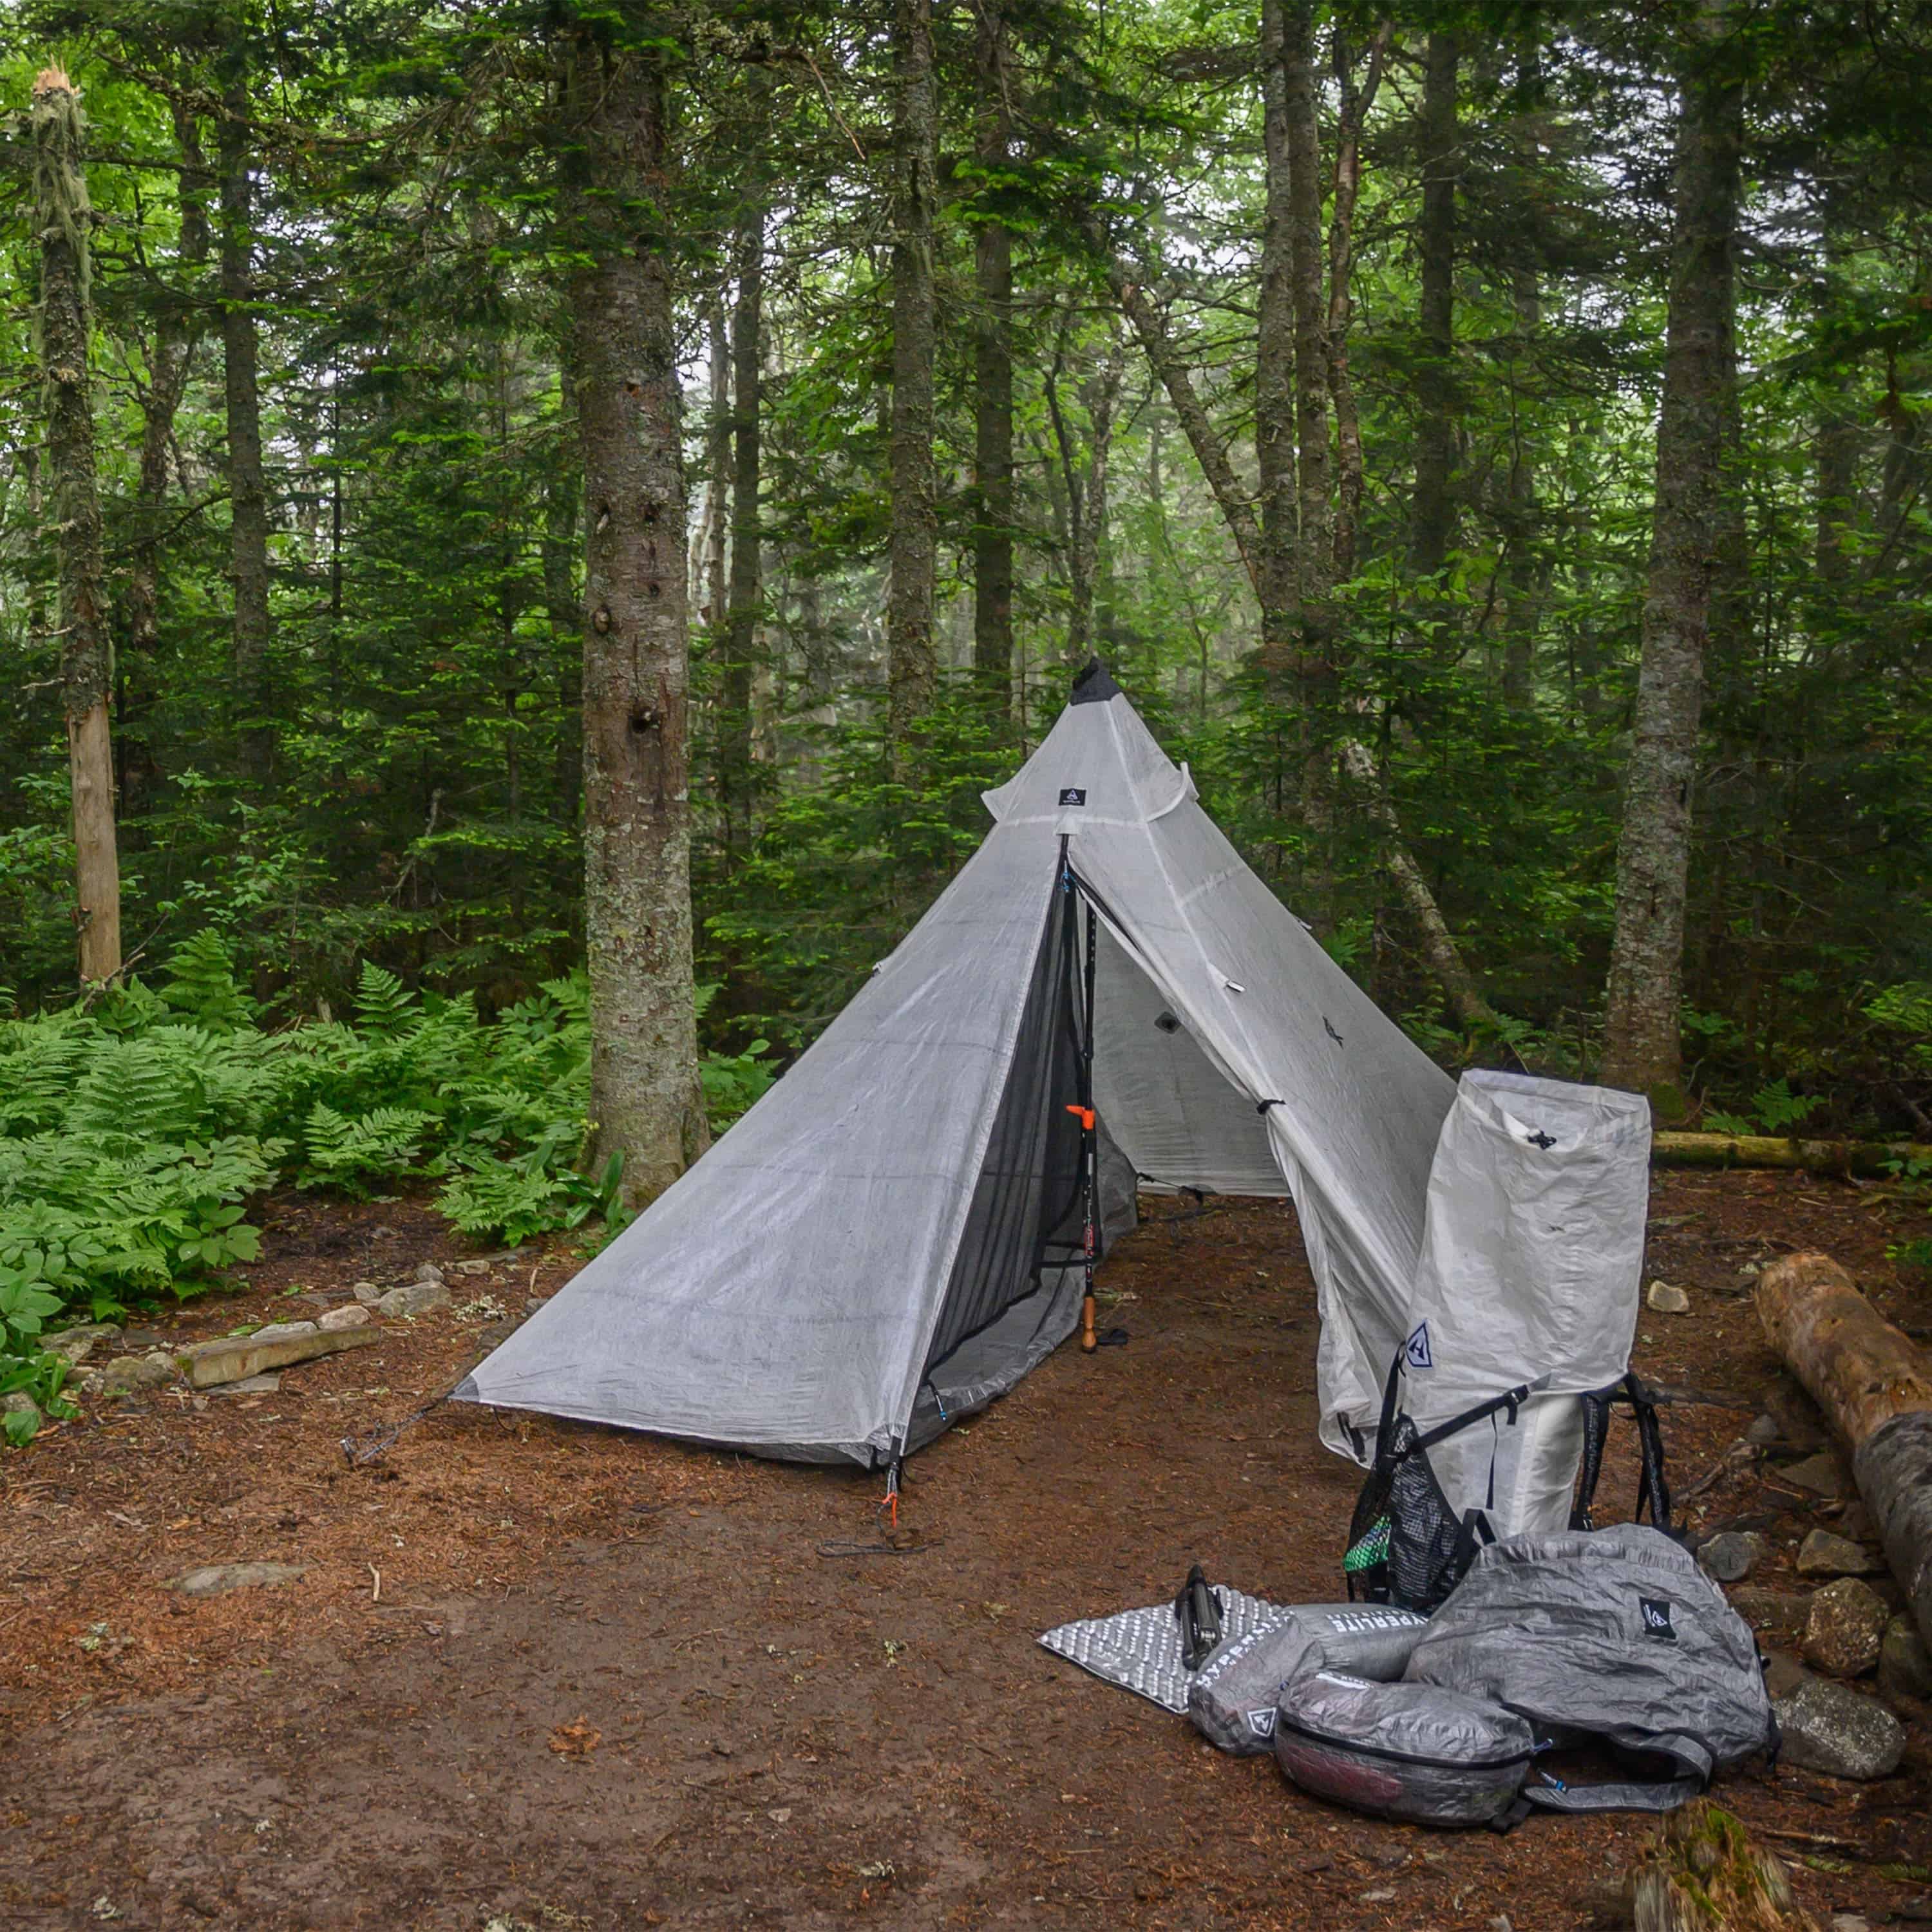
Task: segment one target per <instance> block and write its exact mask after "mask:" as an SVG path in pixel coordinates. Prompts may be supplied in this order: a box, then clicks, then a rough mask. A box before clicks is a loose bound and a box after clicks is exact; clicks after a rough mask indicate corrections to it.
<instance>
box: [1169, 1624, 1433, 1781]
mask: <svg viewBox="0 0 1932 1932" xmlns="http://www.w3.org/2000/svg"><path fill="white" fill-rule="evenodd" d="M1427 1628H1429V1619H1427V1617H1421V1616H1417V1615H1416V1613H1415V1612H1414V1611H1413V1610H1397V1609H1396V1608H1395V1607H1394V1606H1393V1605H1391V1604H1297V1605H1296V1606H1295V1607H1293V1608H1292V1609H1289V1610H1284V1611H1283V1612H1281V1613H1280V1615H1279V1616H1277V1618H1276V1619H1274V1620H1273V1621H1271V1622H1268V1623H1265V1624H1264V1625H1262V1626H1261V1627H1260V1628H1259V1629H1257V1630H1252V1631H1249V1632H1248V1633H1247V1634H1246V1635H1245V1636H1244V1637H1238V1638H1237V1639H1236V1640H1235V1641H1234V1642H1233V1643H1226V1644H1223V1646H1221V1648H1220V1649H1219V1650H1218V1651H1217V1652H1215V1653H1214V1655H1213V1656H1212V1657H1211V1658H1209V1659H1208V1661H1207V1663H1206V1664H1204V1665H1203V1666H1202V1668H1201V1670H1199V1672H1198V1673H1196V1676H1195V1677H1194V1679H1193V1682H1192V1683H1191V1684H1190V1685H1189V1687H1188V1692H1187V1715H1189V1716H1190V1718H1193V1721H1194V1722H1195V1724H1196V1727H1198V1728H1199V1730H1200V1732H1201V1733H1202V1736H1204V1737H1205V1738H1206V1739H1208V1742H1210V1743H1211V1744H1215V1745H1219V1746H1220V1748H1221V1749H1222V1750H1223V1751H1233V1752H1235V1753H1236V1754H1238V1755H1240V1756H1243V1757H1259V1756H1260V1755H1261V1754H1262V1753H1263V1752H1265V1751H1267V1750H1268V1746H1269V1743H1270V1741H1271V1739H1273V1737H1274V1725H1275V1709H1276V1703H1277V1699H1278V1698H1279V1697H1280V1694H1281V1689H1282V1686H1283V1685H1285V1684H1286V1682H1288V1681H1289V1679H1290V1678H1292V1677H1295V1676H1300V1675H1301V1673H1303V1672H1304V1671H1308V1670H1321V1669H1323V1668H1328V1669H1331V1670H1340V1671H1343V1672H1344V1673H1349V1674H1350V1675H1352V1676H1357V1677H1373V1678H1382V1679H1387V1678H1394V1677H1400V1676H1401V1675H1402V1673H1403V1670H1404V1668H1405V1667H1406V1665H1407V1664H1408V1662H1409V1653H1410V1652H1412V1650H1414V1649H1415V1646H1416V1643H1417V1641H1418V1639H1419V1638H1420V1637H1421V1635H1422V1634H1423V1633H1424V1631H1426V1630H1427Z"/></svg>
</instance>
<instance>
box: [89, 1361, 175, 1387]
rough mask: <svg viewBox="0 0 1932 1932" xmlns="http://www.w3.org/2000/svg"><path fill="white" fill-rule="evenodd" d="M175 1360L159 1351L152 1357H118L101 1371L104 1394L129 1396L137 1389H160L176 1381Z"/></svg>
mask: <svg viewBox="0 0 1932 1932" xmlns="http://www.w3.org/2000/svg"><path fill="white" fill-rule="evenodd" d="M176 1373H178V1371H177V1370H176V1369H175V1358H173V1356H172V1355H163V1354H161V1353H160V1352H158V1351H157V1352H155V1353H154V1354H153V1355H117V1356H116V1357H115V1359H114V1360H113V1361H111V1362H110V1363H109V1364H107V1367H106V1368H105V1369H104V1370H102V1371H101V1390H102V1392H103V1393H104V1394H107V1395H127V1394H130V1392H131V1391H133V1390H135V1389H145V1388H160V1387H161V1385H163V1383H165V1382H172V1381H173V1380H174V1379H175V1375H176Z"/></svg>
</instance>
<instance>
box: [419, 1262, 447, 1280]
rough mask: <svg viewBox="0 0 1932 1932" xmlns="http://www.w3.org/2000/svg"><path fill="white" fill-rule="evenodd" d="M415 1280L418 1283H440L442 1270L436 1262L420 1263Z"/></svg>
mask: <svg viewBox="0 0 1932 1932" xmlns="http://www.w3.org/2000/svg"><path fill="white" fill-rule="evenodd" d="M415 1279H416V1280H418V1281H440V1280H442V1279H443V1271H442V1269H441V1268H438V1267H437V1265H436V1263H435V1262H417V1263H416V1277H415Z"/></svg>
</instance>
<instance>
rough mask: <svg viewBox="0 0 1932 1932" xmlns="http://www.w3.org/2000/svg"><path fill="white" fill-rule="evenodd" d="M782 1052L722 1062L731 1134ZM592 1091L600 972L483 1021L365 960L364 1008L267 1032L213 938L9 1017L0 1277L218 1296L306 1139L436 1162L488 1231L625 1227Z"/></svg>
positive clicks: (355, 1179) (401, 1167)
mask: <svg viewBox="0 0 1932 1932" xmlns="http://www.w3.org/2000/svg"><path fill="white" fill-rule="evenodd" d="M764 1052H765V1049H764V1047H763V1043H762V1042H758V1043H754V1045H753V1046H752V1047H751V1049H749V1050H748V1052H745V1053H742V1054H738V1055H729V1056H723V1055H713V1056H711V1057H710V1058H708V1059H707V1060H706V1061H705V1062H704V1064H703V1067H702V1069H701V1072H702V1075H703V1082H704V1091H705V1095H706V1103H707V1105H708V1106H709V1109H710V1112H711V1115H712V1125H713V1127H714V1128H722V1127H724V1126H726V1125H727V1124H729V1123H730V1121H732V1120H733V1119H735V1118H736V1116H737V1115H739V1113H741V1112H743V1111H744V1109H745V1108H746V1107H748V1106H750V1105H751V1103H752V1102H753V1101H754V1100H756V1099H757V1096H758V1095H759V1094H760V1093H762V1092H763V1091H764V1089H765V1088H766V1086H767V1085H769V1082H770V1079H771V1073H770V1070H769V1065H768V1064H767V1062H766V1059H765V1057H764ZM589 1098H590V1003H589V986H588V983H587V982H586V980H585V978H584V976H583V974H572V975H571V976H570V977H568V978H565V979H559V980H547V981H546V982H545V983H544V984H543V986H541V987H540V988H539V989H538V991H537V992H535V993H533V994H532V995H530V996H529V998H527V999H526V1000H523V1001H520V1002H518V1003H517V1004H516V1005H515V1006H514V1007H509V1008H508V1009H507V1010H505V1012H504V1013H502V1015H501V1016H500V1017H499V1019H497V1021H496V1022H495V1023H494V1024H493V1025H484V1024H483V1022H481V1021H480V1020H479V1019H478V1017H477V1014H476V1010H475V1004H474V1002H473V1001H472V1000H471V999H470V998H469V996H468V995H463V996H460V997H458V998H454V999H444V998H438V997H437V996H436V995H428V996H425V997H419V996H418V995H416V994H415V993H414V992H411V991H410V990H409V989H407V988H405V987H404V985H403V983H402V982H401V980H399V979H398V977H396V976H395V974H393V973H391V972H389V971H386V970H385V969H384V968H381V967H379V966H377V965H374V964H373V963H368V964H365V965H364V966H363V968H362V972H361V974H360V977H359V983H358V991H357V995H356V1007H355V1019H354V1021H353V1024H344V1023H342V1022H333V1021H323V1022H311V1023H308V1024H305V1025H300V1026H296V1027H293V1028H287V1029H286V1030H284V1031H280V1032H275V1033H267V1032H263V1031H261V1030H260V1028H259V1027H258V1026H257V1025H256V1024H255V1022H254V1013H253V1010H252V1008H251V1007H250V1005H249V1003H248V1001H247V998H246V997H245V995H243V994H242V992H241V991H240V989H239V988H238V987H237V986H236V985H235V983H234V979H233V970H232V968H231V967H230V965H229V961H228V956H227V953H226V950H225V949H224V948H223V946H222V944H221V943H220V941H219V940H218V939H217V938H213V937H211V936H210V935H202V936H201V937H200V938H197V939H196V940H191V941H188V942H187V943H186V944H184V945H183V946H181V947H178V949H177V950H176V951H175V955H174V956H173V958H172V960H171V962H169V975H168V977H167V979H166V981H165V982H164V983H163V986H162V988H161V990H160V992H154V991H152V990H151V989H148V988H147V987H145V986H142V985H141V984H140V983H139V981H138V980H130V982H129V983H128V984H127V986H126V987H125V988H124V989H122V990H121V991H120V992H118V993H115V994H113V995H110V996H109V997H108V998H105V999H103V1000H100V1001H96V1002H95V1003H94V1004H92V1006H91V1007H80V1006H76V1007H72V1008H70V1009H68V1010H65V1011H62V1012H56V1013H46V1014H42V1015H39V1016H35V1017H34V1018H32V1019H0V1280H5V1281H8V1282H10V1283H14V1284H16V1289H15V1296H16V1298H15V1301H13V1303H10V1305H11V1306H16V1307H18V1309H19V1310H20V1311H21V1312H23V1313H24V1314H25V1315H26V1316H27V1317H28V1319H33V1320H45V1321H46V1322H48V1323H49V1325H51V1324H52V1322H54V1321H55V1319H58V1318H57V1317H56V1316H55V1314H54V1313H52V1310H54V1309H58V1310H60V1311H62V1313H63V1314H66V1313H77V1312H80V1311H85V1312H86V1313H89V1314H90V1315H92V1316H94V1317H95V1319H100V1318H102V1317H104V1316H110V1315H118V1314H119V1313H122V1312H124V1310H125V1308H126V1307H127V1306H128V1305H130V1304H138V1303H139V1302H141V1301H146V1300H148V1299H151V1298H153V1297H154V1296H156V1295H176V1296H186V1295H195V1294H198V1293H199V1292H202V1290H203V1289H205V1288H207V1287H208V1286H210V1285H211V1283H213V1282H214V1280H217V1279H218V1278H219V1277H220V1274H222V1273H223V1271H225V1270H227V1269H229V1268H233V1267H235V1266H236V1265H238V1264H245V1263H246V1262H251V1261H253V1260H254V1259H256V1258H257V1256H258V1255H259V1254H260V1235H259V1234H258V1232H257V1230H256V1229H255V1228H254V1226H251V1223H249V1221H248V1203H249V1202H250V1201H251V1199H254V1198H255V1197H256V1196H259V1195H260V1194H261V1193H263V1192H264V1191H265V1190H266V1189H268V1188H269V1187H272V1186H273V1185H275V1182H276V1181H277V1179H278V1175H279V1172H280V1170H281V1166H282V1165H283V1163H284V1161H285V1160H287V1158H288V1157H289V1155H290V1153H291V1151H296V1153H297V1154H299V1159H298V1160H297V1161H296V1178H298V1179H299V1181H300V1182H301V1183H302V1185H304V1186H305V1187H328V1188H331V1189H333V1190H336V1191H338V1192H339V1193H349V1194H352V1195H361V1194H364V1193H367V1192H368V1191H369V1190H370V1189H371V1187H373V1186H374V1185H375V1184H383V1185H385V1186H387V1185H389V1184H393V1182H394V1181H395V1179H396V1178H398V1176H400V1175H426V1176H430V1177H433V1178H435V1179H437V1180H438V1181H440V1182H441V1183H442V1191H441V1192H440V1194H439V1195H438V1196H437V1206H438V1207H439V1208H440V1209H441V1210H442V1211H443V1213H445V1214H447V1215H448V1216H449V1217H450V1219H451V1220H453V1221H454V1222H455V1223H456V1224H457V1226H459V1227H460V1228H461V1229H463V1230H464V1232H466V1233H469V1234H472V1235H478V1236H479V1237H490V1238H495V1237H499V1236H500V1237H502V1238H506V1239H508V1240H511V1241H520V1240H523V1239H524V1238H526V1237H528V1236H529V1235H535V1234H538V1233H541V1232H544V1231H545V1230H552V1229H577V1228H580V1227H582V1226H584V1224H585V1223H587V1222H589V1221H591V1220H601V1221H602V1223H603V1224H604V1230H605V1232H606V1234H607V1235H608V1234H610V1233H611V1232H615V1231H616V1229H618V1228H619V1227H621V1226H622V1223H623V1219H624V1216H623V1211H622V1207H621V1205H620V1204H619V1200H618V1198H617V1182H618V1178H619V1173H620V1172H621V1168H620V1166H619V1163H617V1162H616V1160H611V1161H610V1162H608V1163H606V1164H605V1165H604V1167H603V1168H602V1169H601V1172H597V1173H595V1174H593V1173H592V1172H589V1170H588V1166H587V1163H588V1161H589ZM23 1283H26V1284H30V1287H29V1286H19V1285H20V1284H23ZM20 1297H30V1299H29V1300H21V1299H19V1298H20ZM4 1319H5V1318H4V1317H0V1320H4ZM31 1353H32V1343H31V1337H30V1336H28V1334H26V1333H25V1331H21V1332H19V1333H14V1332H13V1331H5V1332H0V1383H4V1382H5V1378H6V1377H7V1376H10V1375H11V1374H13V1373H14V1372H15V1370H16V1368H17V1367H18V1365H19V1364H20V1363H23V1362H27V1361H29V1360H30V1358H31ZM26 1373H30V1374H31V1373H36V1372H33V1371H31V1370H29V1371H26ZM22 1386H25V1384H23V1385H22ZM4 1392H5V1389H4V1388H0V1393H4Z"/></svg>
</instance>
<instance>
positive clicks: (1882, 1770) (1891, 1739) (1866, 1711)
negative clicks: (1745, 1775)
mask: <svg viewBox="0 0 1932 1932" xmlns="http://www.w3.org/2000/svg"><path fill="white" fill-rule="evenodd" d="M1772 1711H1773V1712H1774V1713H1775V1715H1776V1717H1777V1718H1778V1730H1780V1732H1781V1733H1782V1734H1783V1736H1784V1745H1783V1747H1782V1750H1781V1756H1782V1757H1783V1759H1784V1762H1785V1763H1787V1764H1795V1765H1799V1766H1802V1767H1803V1768H1804V1769H1805V1770H1807V1771H1822V1772H1824V1773H1825V1775H1826V1776H1827V1777H1828V1778H1859V1779H1868V1778H1888V1777H1890V1776H1891V1774H1892V1773H1893V1772H1894V1771H1896V1770H1897V1769H1898V1763H1899V1760H1900V1758H1902V1757H1903V1756H1904V1755H1905V1731H1904V1728H1903V1726H1901V1725H1900V1723H1899V1721H1898V1720H1897V1718H1894V1716H1893V1715H1891V1712H1889V1711H1888V1710H1887V1709H1885V1706H1883V1705H1882V1704H1881V1703H1878V1702H1877V1701H1876V1700H1875V1699H1873V1698H1870V1697H1861V1696H1859V1694H1858V1692H1857V1691H1852V1690H1849V1689H1847V1688H1846V1686H1845V1685H1842V1684H1829V1683H1827V1682H1826V1681H1825V1680H1824V1679H1823V1678H1819V1677H1812V1678H1808V1679H1806V1680H1805V1682H1804V1683H1802V1684H1801V1685H1799V1687H1798V1688H1797V1689H1796V1691H1793V1693H1792V1694H1791V1695H1790V1697H1783V1698H1780V1699H1779V1700H1778V1702H1777V1703H1775V1704H1774V1705H1773V1706H1772Z"/></svg>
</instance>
